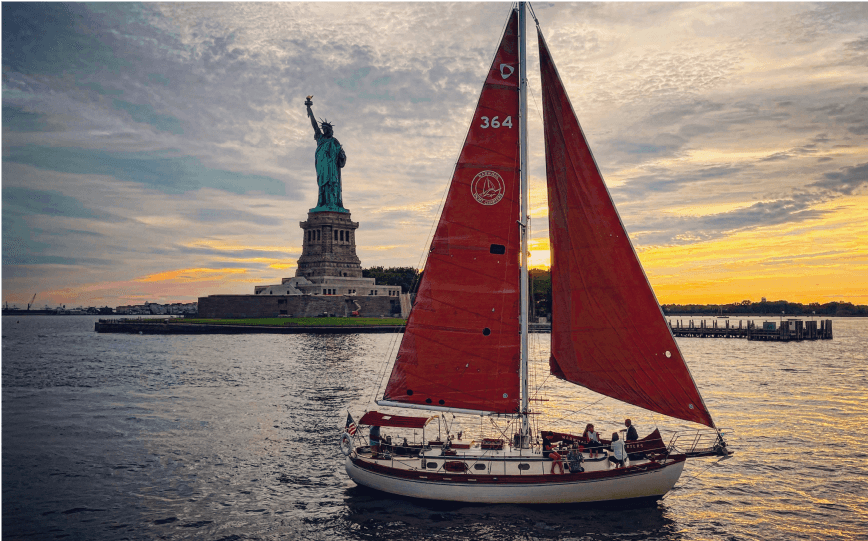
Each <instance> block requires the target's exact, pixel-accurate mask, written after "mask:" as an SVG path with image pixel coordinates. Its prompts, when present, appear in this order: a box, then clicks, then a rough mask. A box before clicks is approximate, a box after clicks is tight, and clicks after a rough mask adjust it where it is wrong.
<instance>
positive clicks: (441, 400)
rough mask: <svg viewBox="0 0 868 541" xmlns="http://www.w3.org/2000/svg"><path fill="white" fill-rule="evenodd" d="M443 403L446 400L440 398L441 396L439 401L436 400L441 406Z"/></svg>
mask: <svg viewBox="0 0 868 541" xmlns="http://www.w3.org/2000/svg"><path fill="white" fill-rule="evenodd" d="M445 403H446V401H445V400H443V399H442V398H441V399H440V401H439V402H438V404H440V405H441V406H442V405H443V404H445Z"/></svg>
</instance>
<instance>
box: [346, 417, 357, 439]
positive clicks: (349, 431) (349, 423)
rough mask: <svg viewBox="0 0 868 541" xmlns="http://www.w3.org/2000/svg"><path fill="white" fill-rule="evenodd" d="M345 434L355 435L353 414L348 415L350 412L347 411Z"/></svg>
mask: <svg viewBox="0 0 868 541" xmlns="http://www.w3.org/2000/svg"><path fill="white" fill-rule="evenodd" d="M346 430H347V434H349V435H350V436H355V435H356V423H354V422H353V416H352V415H350V412H347V428H346Z"/></svg>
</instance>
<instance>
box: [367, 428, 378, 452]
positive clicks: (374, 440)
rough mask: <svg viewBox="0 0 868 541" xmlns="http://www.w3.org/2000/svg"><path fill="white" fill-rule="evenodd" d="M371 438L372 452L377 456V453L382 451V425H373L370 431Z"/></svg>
mask: <svg viewBox="0 0 868 541" xmlns="http://www.w3.org/2000/svg"><path fill="white" fill-rule="evenodd" d="M369 439H370V444H371V454H372V455H374V456H376V455H377V453H379V452H380V427H379V426H372V427H371V431H370V433H369Z"/></svg>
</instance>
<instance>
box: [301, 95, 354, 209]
mask: <svg viewBox="0 0 868 541" xmlns="http://www.w3.org/2000/svg"><path fill="white" fill-rule="evenodd" d="M311 98H313V96H308V97H307V100H305V102H304V104H305V105H306V106H307V116H308V117H310V123H311V125H312V126H313V132H314V134H313V138H314V139H316V183H317V184H318V185H319V199H317V202H316V208H312V209H310V211H311V212H349V211H348V210H347V209H345V208H344V204H343V198H342V197H341V168H342V167H343V166H344V165H346V163H347V155H346V154H345V153H344V149H343V148H342V147H341V144H340V143H339V142H338V140H337V139H335V137H334V128H333V126H332V125H331V124H330V123H329V122H328V121H327V120H323V121H322V122H321V123H319V124H317V121H316V119H315V118H314V116H313V111H312V110H311V106H312V105H313V101H311ZM320 128H322V129H320Z"/></svg>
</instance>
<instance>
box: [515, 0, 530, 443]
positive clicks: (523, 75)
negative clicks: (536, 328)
mask: <svg viewBox="0 0 868 541" xmlns="http://www.w3.org/2000/svg"><path fill="white" fill-rule="evenodd" d="M525 28H526V21H525V3H524V2H519V3H518V51H519V52H518V77H519V98H518V117H519V123H518V125H519V149H520V150H519V153H520V160H521V161H520V165H519V167H520V168H521V216H520V219H519V228H520V229H521V258H520V260H521V280H520V282H521V315H520V318H519V325H520V327H521V380H520V381H521V447H522V448H527V447H528V446H529V444H530V437H529V426H528V421H527V413H528V403H529V398H530V397H529V396H528V390H527V380H528V377H527V365H528V347H527V317H528V276H527V275H528V271H527V226H528V223H527V222H528V212H527V191H528V190H527V32H526V30H525Z"/></svg>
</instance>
